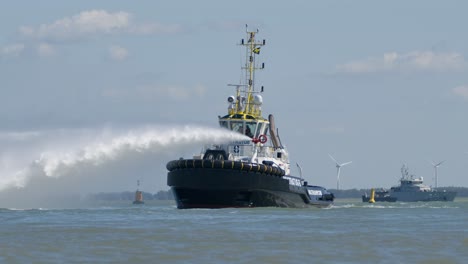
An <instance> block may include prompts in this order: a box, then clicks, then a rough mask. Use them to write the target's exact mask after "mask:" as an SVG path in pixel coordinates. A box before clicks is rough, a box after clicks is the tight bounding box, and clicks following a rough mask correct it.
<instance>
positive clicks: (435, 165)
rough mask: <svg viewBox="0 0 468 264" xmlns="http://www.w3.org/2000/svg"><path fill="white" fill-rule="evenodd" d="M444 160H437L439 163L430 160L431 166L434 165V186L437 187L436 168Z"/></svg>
mask: <svg viewBox="0 0 468 264" xmlns="http://www.w3.org/2000/svg"><path fill="white" fill-rule="evenodd" d="M444 161H445V160H443V161H441V162H439V163H435V162H432V166H433V167H434V176H435V187H436V188H437V168H438V167H439V166H440V165H441V164H442V163H444Z"/></svg>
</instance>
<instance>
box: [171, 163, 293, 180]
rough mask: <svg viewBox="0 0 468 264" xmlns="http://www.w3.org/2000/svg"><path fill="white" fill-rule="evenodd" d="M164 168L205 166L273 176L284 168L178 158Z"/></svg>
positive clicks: (282, 172)
mask: <svg viewBox="0 0 468 264" xmlns="http://www.w3.org/2000/svg"><path fill="white" fill-rule="evenodd" d="M166 168H167V170H169V171H173V170H177V169H189V168H205V169H225V170H239V171H248V172H259V173H264V174H269V175H274V176H283V175H284V170H282V169H281V168H278V167H273V166H270V165H265V164H254V163H248V162H241V161H233V160H208V159H180V160H172V161H169V162H168V163H167V165H166Z"/></svg>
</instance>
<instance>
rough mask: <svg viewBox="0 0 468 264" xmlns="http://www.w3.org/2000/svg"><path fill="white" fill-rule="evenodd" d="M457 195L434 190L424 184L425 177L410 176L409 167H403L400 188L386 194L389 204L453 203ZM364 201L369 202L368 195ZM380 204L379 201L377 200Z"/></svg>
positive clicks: (394, 188)
mask: <svg viewBox="0 0 468 264" xmlns="http://www.w3.org/2000/svg"><path fill="white" fill-rule="evenodd" d="M456 195H457V193H456V192H452V191H446V190H440V189H433V188H431V187H429V186H427V185H424V184H423V177H419V178H415V177H414V175H411V174H409V172H408V167H407V166H405V165H403V167H402V168H401V179H400V185H399V186H393V187H391V188H390V190H389V191H388V192H386V194H385V199H382V201H387V202H430V201H446V202H452V201H453V200H454V199H455V196H456ZM362 201H363V202H366V201H369V198H368V197H367V195H363V196H362ZM375 201H376V202H378V201H379V200H378V199H375Z"/></svg>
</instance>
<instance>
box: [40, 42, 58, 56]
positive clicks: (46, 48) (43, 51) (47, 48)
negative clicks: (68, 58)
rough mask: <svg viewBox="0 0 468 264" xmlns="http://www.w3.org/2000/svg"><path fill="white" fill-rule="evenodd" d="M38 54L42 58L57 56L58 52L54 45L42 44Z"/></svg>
mask: <svg viewBox="0 0 468 264" xmlns="http://www.w3.org/2000/svg"><path fill="white" fill-rule="evenodd" d="M37 53H38V54H39V56H41V57H48V56H52V55H55V53H56V51H55V48H54V47H53V46H52V45H50V44H47V43H41V44H39V45H38V46H37Z"/></svg>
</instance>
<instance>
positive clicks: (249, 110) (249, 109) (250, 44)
mask: <svg viewBox="0 0 468 264" xmlns="http://www.w3.org/2000/svg"><path fill="white" fill-rule="evenodd" d="M245 26H246V33H247V37H248V39H247V41H245V40H244V39H242V41H241V44H240V45H242V46H244V47H246V60H245V61H246V62H245V65H244V66H243V67H242V69H243V70H245V71H246V79H247V80H246V81H247V83H246V84H245V85H238V87H237V95H236V96H237V98H238V100H237V102H236V107H235V108H234V109H233V111H232V112H231V113H230V114H240V115H243V116H244V117H245V115H251V116H253V117H256V118H259V117H261V116H262V112H261V108H260V107H255V96H254V94H255V93H259V92H258V91H256V90H255V70H258V69H264V68H265V63H262V64H261V67H259V66H257V65H256V61H255V59H256V56H257V55H259V54H260V48H261V47H262V46H264V45H265V40H263V41H262V42H259V41H257V40H256V39H255V37H256V34H257V33H258V29H257V30H256V31H249V30H248V27H247V25H245ZM240 87H244V88H243V93H245V95H246V97H245V107H242V104H243V102H242V99H241V98H242V94H241V88H240ZM260 92H263V87H262V91H260Z"/></svg>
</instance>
